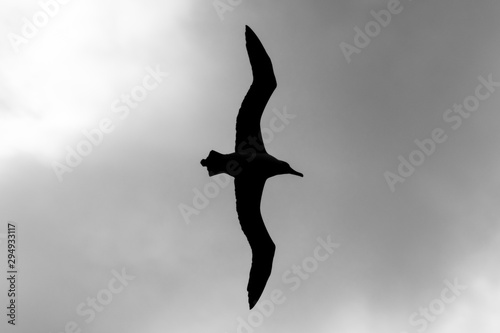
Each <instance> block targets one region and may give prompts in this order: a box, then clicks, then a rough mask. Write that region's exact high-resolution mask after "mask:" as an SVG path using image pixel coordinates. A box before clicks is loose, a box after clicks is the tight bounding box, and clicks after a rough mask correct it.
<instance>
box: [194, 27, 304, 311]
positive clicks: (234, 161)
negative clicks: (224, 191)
mask: <svg viewBox="0 0 500 333" xmlns="http://www.w3.org/2000/svg"><path fill="white" fill-rule="evenodd" d="M245 36H246V41H247V52H248V56H249V58H250V64H251V66H252V74H253V82H252V85H251V86H250V89H249V91H248V93H247V95H246V96H245V98H244V100H243V103H242V105H241V108H240V110H239V113H238V117H237V119H236V145H235V152H234V153H231V154H221V153H218V152H216V151H214V150H212V151H210V153H209V155H208V157H207V158H206V159H204V160H202V161H201V165H203V166H205V167H206V168H207V170H208V174H209V176H213V175H216V174H220V173H226V174H228V175H230V176H233V177H234V178H235V181H234V183H235V192H236V211H237V212H238V218H239V220H240V224H241V228H242V230H243V232H244V234H245V236H246V237H247V239H248V242H249V243H250V247H251V248H252V267H251V269H250V279H249V281H248V287H247V290H248V302H249V305H250V309H251V308H253V306H254V305H255V303H257V301H258V299H259V298H260V296H261V295H262V292H263V291H264V288H265V286H266V283H267V280H268V278H269V276H270V275H271V269H272V263H273V258H274V252H275V249H276V246H275V244H274V242H273V241H272V239H271V236H270V235H269V233H268V232H267V229H266V227H265V225H264V221H263V219H262V216H261V213H260V201H261V198H262V191H263V190H264V185H265V182H266V180H267V179H268V178H270V177H273V176H276V175H280V174H292V175H296V176H300V177H302V176H303V175H302V174H301V173H300V172H297V171H295V170H293V169H292V168H291V167H290V165H289V164H288V163H286V162H283V161H280V160H278V159H277V158H275V157H274V156H271V155H270V154H268V153H267V152H266V149H265V147H264V142H263V140H262V134H261V130H260V119H261V116H262V113H263V112H264V109H265V107H266V104H267V102H268V100H269V98H270V97H271V95H272V93H273V92H274V90H275V89H276V86H277V83H276V78H275V76H274V71H273V66H272V63H271V59H270V58H269V56H268V55H267V53H266V51H265V49H264V47H263V46H262V44H261V42H260V41H259V39H258V38H257V36H256V35H255V33H254V32H253V31H252V30H251V29H250V28H249V27H248V26H247V27H246V33H245Z"/></svg>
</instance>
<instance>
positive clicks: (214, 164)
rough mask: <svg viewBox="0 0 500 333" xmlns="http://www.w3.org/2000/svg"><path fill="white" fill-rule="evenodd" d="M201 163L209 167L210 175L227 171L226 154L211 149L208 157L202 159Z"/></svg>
mask: <svg viewBox="0 0 500 333" xmlns="http://www.w3.org/2000/svg"><path fill="white" fill-rule="evenodd" d="M200 163H201V165H203V166H204V167H206V168H207V170H208V175H209V176H215V175H218V174H219V173H225V172H226V163H227V158H226V155H224V154H221V153H219V152H216V151H215V150H211V151H210V153H209V154H208V156H207V158H206V159H204V160H201V162H200Z"/></svg>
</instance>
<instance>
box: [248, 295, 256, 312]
mask: <svg viewBox="0 0 500 333" xmlns="http://www.w3.org/2000/svg"><path fill="white" fill-rule="evenodd" d="M256 303H257V300H256V299H251V298H250V297H249V298H248V307H249V308H250V310H252V309H253V307H254V306H255V304H256Z"/></svg>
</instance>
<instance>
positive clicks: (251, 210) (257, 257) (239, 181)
mask: <svg viewBox="0 0 500 333" xmlns="http://www.w3.org/2000/svg"><path fill="white" fill-rule="evenodd" d="M265 182H266V180H265V179H255V178H252V177H244V176H242V177H236V178H235V180H234V188H235V192H236V211H237V212H238V218H239V220H240V224H241V229H242V230H243V232H244V233H245V236H246V237H247V239H248V242H249V243H250V247H251V248H252V268H251V269H250V278H249V280H248V287H247V291H248V304H249V306H250V309H252V308H253V307H254V305H255V303H257V301H258V300H259V298H260V296H261V295H262V292H263V291H264V288H265V287H266V283H267V280H268V279H269V276H270V275H271V269H272V266H273V258H274V252H275V250H276V246H275V245H274V243H273V240H272V239H271V236H269V233H268V232H267V229H266V226H265V225H264V220H262V215H261V213H260V199H261V198H262V191H263V190H264V184H265Z"/></svg>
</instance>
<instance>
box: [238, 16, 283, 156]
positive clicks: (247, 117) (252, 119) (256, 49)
mask: <svg viewBox="0 0 500 333" xmlns="http://www.w3.org/2000/svg"><path fill="white" fill-rule="evenodd" d="M245 39H246V46H247V52H248V57H249V58H250V65H251V66H252V75H253V82H252V85H251V86H250V89H249V90H248V92H247V94H246V96H245V98H244V99H243V103H242V104H241V107H240V111H239V112H238V117H237V118H236V147H235V151H236V152H242V151H243V150H245V149H248V148H253V149H254V150H256V151H260V152H265V148H264V142H263V140H262V134H261V131H260V118H261V116H262V113H263V112H264V109H265V107H266V104H267V101H268V100H269V98H270V97H271V95H272V94H273V92H274V90H275V89H276V86H277V83H276V77H275V76H274V71H273V64H272V63H271V59H270V58H269V56H268V55H267V53H266V50H265V49H264V46H263V45H262V43H261V42H260V40H259V38H258V37H257V35H255V33H254V32H253V30H252V29H250V28H249V27H248V26H246V31H245Z"/></svg>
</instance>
